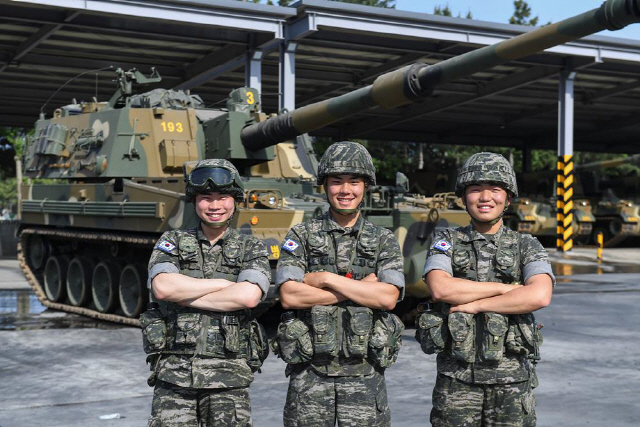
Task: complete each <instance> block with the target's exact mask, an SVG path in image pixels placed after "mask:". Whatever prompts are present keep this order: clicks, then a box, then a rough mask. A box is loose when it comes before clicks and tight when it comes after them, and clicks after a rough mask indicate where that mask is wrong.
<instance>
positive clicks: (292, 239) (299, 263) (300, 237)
mask: <svg viewBox="0 0 640 427" xmlns="http://www.w3.org/2000/svg"><path fill="white" fill-rule="evenodd" d="M305 241H306V234H305V233H303V228H300V227H298V226H296V227H294V228H292V229H291V230H289V232H288V233H287V235H286V236H285V238H284V242H283V244H282V247H281V250H280V259H278V267H277V269H276V278H275V285H276V288H277V289H279V288H280V285H282V284H283V283H284V282H288V281H290V280H293V281H295V282H302V281H303V280H304V274H305V273H306V272H307V256H306V253H305Z"/></svg>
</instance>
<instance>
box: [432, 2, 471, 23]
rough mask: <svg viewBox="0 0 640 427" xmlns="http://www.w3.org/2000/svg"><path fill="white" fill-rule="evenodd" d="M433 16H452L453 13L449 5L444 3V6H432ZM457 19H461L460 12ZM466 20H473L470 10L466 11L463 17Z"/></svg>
mask: <svg viewBox="0 0 640 427" xmlns="http://www.w3.org/2000/svg"><path fill="white" fill-rule="evenodd" d="M433 14H434V15H440V16H453V13H452V12H451V8H450V7H449V3H446V4H445V5H444V6H440V5H437V6H434V7H433ZM457 17H458V18H461V17H462V15H461V14H460V12H458V16H457ZM465 18H466V19H473V14H472V13H471V10H468V11H467V14H466V15H465Z"/></svg>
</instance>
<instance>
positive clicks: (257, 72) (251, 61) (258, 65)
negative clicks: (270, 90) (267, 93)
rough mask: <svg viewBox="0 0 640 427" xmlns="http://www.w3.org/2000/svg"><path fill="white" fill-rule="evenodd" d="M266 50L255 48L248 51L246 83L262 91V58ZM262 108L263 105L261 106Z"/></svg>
mask: <svg viewBox="0 0 640 427" xmlns="http://www.w3.org/2000/svg"><path fill="white" fill-rule="evenodd" d="M263 56H264V52H263V51H262V50H261V49H254V50H250V51H249V52H247V57H246V65H245V77H244V84H245V86H247V87H250V88H253V89H256V90H257V91H258V93H262V58H263ZM261 109H262V107H261Z"/></svg>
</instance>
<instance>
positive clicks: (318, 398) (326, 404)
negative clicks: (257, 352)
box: [273, 142, 404, 427]
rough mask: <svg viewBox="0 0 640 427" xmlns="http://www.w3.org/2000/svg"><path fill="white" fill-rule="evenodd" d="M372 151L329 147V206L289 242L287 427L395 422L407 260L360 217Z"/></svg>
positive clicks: (283, 283)
mask: <svg viewBox="0 0 640 427" xmlns="http://www.w3.org/2000/svg"><path fill="white" fill-rule="evenodd" d="M375 182H376V177H375V167H374V166H373V162H372V160H371V156H370V155H369V152H368V151H367V150H366V149H365V148H364V147H363V146H362V145H360V144H357V143H354V142H339V143H335V144H333V145H332V146H330V147H329V148H328V149H327V151H326V152H325V153H324V155H323V156H322V159H321V160H320V164H319V166H318V184H319V185H324V188H325V191H326V193H327V199H328V201H329V205H330V210H329V211H328V212H327V213H325V214H324V215H322V217H320V218H317V219H312V220H309V221H307V222H305V223H303V224H299V225H296V226H295V227H293V228H292V229H291V230H290V231H289V233H288V234H287V236H286V237H285V242H284V244H283V245H282V251H281V255H280V259H279V261H278V268H277V272H276V281H275V282H276V286H278V287H279V292H280V298H281V301H282V305H283V307H284V308H286V309H289V310H292V309H296V312H295V313H294V312H287V313H285V315H283V322H282V323H281V324H280V325H279V327H278V333H277V338H276V340H275V343H274V347H273V348H274V351H275V352H276V354H278V355H279V356H280V357H282V358H283V359H284V361H285V362H287V364H288V365H287V369H286V374H287V375H288V376H290V383H289V390H288V393H287V400H286V404H285V409H284V425H285V426H327V427H329V426H334V425H335V423H336V421H337V422H338V424H339V425H340V426H388V425H389V424H390V411H389V406H388V404H387V393H386V385H385V381H384V369H385V368H386V367H388V366H390V365H391V364H393V362H394V361H395V359H396V357H397V352H398V351H399V348H400V345H401V336H400V335H401V333H402V330H403V329H404V326H403V325H402V322H401V321H400V320H399V319H398V318H397V317H396V316H395V315H393V314H391V313H389V312H388V311H387V310H391V309H392V308H393V307H394V306H395V304H396V302H397V301H398V300H399V299H401V298H402V294H403V293H404V276H403V259H402V254H401V252H400V247H399V245H398V241H397V240H396V238H395V237H394V235H393V234H392V233H391V232H390V231H389V230H387V229H384V228H382V227H379V226H376V225H373V224H372V223H370V222H369V221H367V220H366V219H364V217H363V216H362V215H361V213H360V206H361V203H362V200H363V197H364V194H365V191H366V190H367V188H368V186H369V185H375Z"/></svg>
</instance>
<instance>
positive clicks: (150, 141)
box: [19, 0, 640, 324]
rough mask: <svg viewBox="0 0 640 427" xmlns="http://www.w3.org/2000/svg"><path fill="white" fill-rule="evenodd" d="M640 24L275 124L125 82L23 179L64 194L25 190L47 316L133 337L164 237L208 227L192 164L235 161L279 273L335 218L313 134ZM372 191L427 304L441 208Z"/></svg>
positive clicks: (557, 38) (594, 17)
mask: <svg viewBox="0 0 640 427" xmlns="http://www.w3.org/2000/svg"><path fill="white" fill-rule="evenodd" d="M638 21H640V0H608V1H607V2H606V3H604V4H603V5H602V6H601V7H600V8H599V9H594V10H592V11H590V12H587V13H584V14H582V15H579V16H576V17H574V18H570V19H567V20H565V21H562V22H560V23H557V24H553V25H548V26H546V27H543V28H540V29H537V30H534V31H531V32H529V33H526V34H523V35H521V36H518V37H516V38H514V39H511V40H507V41H504V42H502V43H499V44H497V45H495V46H489V47H485V48H482V49H479V50H477V51H473V52H469V53H467V54H464V55H461V56H459V57H456V58H452V59H449V60H447V61H443V62H441V63H438V64H436V65H432V66H427V65H425V64H414V65H411V66H408V67H404V68H402V69H400V70H397V71H394V72H391V73H388V74H384V75H382V76H380V77H378V78H377V79H376V80H375V82H374V83H373V85H371V86H367V87H364V88H361V89H357V90H355V91H353V92H350V93H347V94H345V95H342V96H339V97H336V98H332V99H329V100H326V101H322V102H319V103H316V104H311V105H308V106H305V107H303V108H300V109H298V110H293V111H291V112H289V113H286V114H283V115H280V116H277V117H272V118H268V117H267V116H266V115H265V114H264V113H261V112H260V109H259V108H258V105H259V102H260V98H259V93H258V92H257V91H256V90H255V89H250V88H241V89H236V90H234V91H232V92H231V94H230V97H229V100H228V101H227V105H226V108H218V109H209V108H205V107H204V103H203V102H202V100H201V99H200V98H199V97H198V96H197V95H192V94H189V93H185V92H182V91H173V90H166V89H154V90H152V91H150V92H146V93H142V94H139V95H134V94H133V92H134V87H135V85H136V84H138V85H139V84H146V83H157V82H159V80H160V76H159V75H158V74H157V73H156V72H152V73H151V75H150V76H145V75H143V74H142V73H140V72H137V71H135V70H130V71H127V72H125V71H123V70H119V71H118V79H117V83H118V89H117V91H116V93H115V94H114V96H112V97H111V99H110V100H109V101H108V102H98V101H97V100H96V99H94V100H93V101H92V102H81V103H77V102H73V103H72V104H71V105H68V106H65V107H62V108H59V109H57V110H56V111H55V113H54V115H53V117H52V118H50V119H47V118H45V116H44V113H43V114H42V115H41V118H40V120H38V121H37V122H36V130H35V135H34V137H33V138H31V139H30V141H29V142H28V145H27V147H26V149H25V152H24V156H23V165H24V169H23V175H24V176H25V177H26V178H28V179H31V178H54V179H56V180H57V181H56V182H55V183H28V185H23V186H22V188H21V191H22V194H23V195H24V197H23V198H22V199H21V200H20V213H21V217H22V225H21V229H20V244H19V259H20V262H21V267H22V268H23V271H24V273H25V275H26V276H27V278H28V280H29V282H30V283H31V285H32V287H33V288H34V290H35V291H36V293H37V295H38V297H39V299H40V300H41V301H42V302H43V303H44V304H45V305H47V306H48V307H51V308H55V309H60V310H65V311H72V312H76V313H81V314H85V315H89V316H94V317H99V318H103V319H107V320H112V321H118V322H124V323H132V324H136V323H137V319H136V317H137V315H138V313H139V312H140V310H141V309H142V307H143V305H144V303H145V302H146V301H145V300H146V292H147V287H146V272H145V264H146V262H147V260H148V258H149V255H150V253H151V250H152V247H153V244H154V242H155V240H156V239H157V238H158V237H159V236H160V233H162V232H163V231H165V230H170V229H174V228H183V227H189V226H194V225H196V224H197V220H196V216H195V213H194V211H193V206H192V205H190V204H187V203H185V201H184V197H183V191H184V182H183V173H184V170H185V169H186V168H188V165H189V164H193V162H195V161H197V160H199V159H203V158H226V159H229V160H231V161H232V162H233V163H234V164H235V165H236V166H237V167H238V169H239V170H240V171H241V173H242V174H243V179H244V180H246V182H245V185H244V186H245V189H246V190H247V195H246V196H247V198H246V203H245V204H244V205H242V206H240V207H239V209H238V212H237V215H235V216H234V219H233V221H234V223H233V225H234V226H235V227H236V228H237V229H239V230H240V231H241V232H243V233H251V234H255V235H257V236H259V237H260V238H261V239H262V240H263V241H264V242H265V243H266V245H267V248H268V249H269V254H270V260H271V262H272V266H273V265H275V261H276V260H277V258H278V256H279V247H280V245H279V243H280V241H281V240H282V238H283V237H284V235H285V234H286V232H287V230H288V229H289V228H290V227H291V226H292V225H294V224H296V223H300V222H302V221H303V220H304V219H305V218H308V217H309V216H311V215H313V214H315V213H317V212H319V211H322V210H323V209H326V204H323V197H322V196H321V194H320V192H319V189H318V188H317V187H316V181H315V179H314V178H315V169H316V166H317V163H316V159H315V156H314V154H313V150H312V148H311V144H310V141H309V139H308V137H307V135H306V133H307V132H311V131H313V130H316V129H319V128H321V127H323V126H327V125H329V124H331V123H334V122H336V121H338V120H341V119H342V118H345V117H348V116H350V115H352V114H356V113H358V112H360V111H363V110H368V109H372V108H377V107H383V108H387V109H389V108H395V107H399V106H402V105H406V104H408V103H411V102H414V101H416V100H419V99H422V98H424V97H426V96H428V95H429V94H430V93H431V92H432V91H433V90H434V88H435V87H436V86H437V85H439V84H442V83H445V82H448V81H451V80H454V79H457V78H460V77H463V76H467V75H471V74H474V73H476V72H478V71H481V70H484V69H488V68H491V67H493V66H496V65H499V64H502V63H505V62H508V61H510V60H514V59H518V58H521V57H524V56H527V55H530V54H533V53H535V52H539V51H541V50H543V49H546V48H549V47H552V46H555V45H558V44H562V43H565V42H568V41H571V40H575V39H578V38H580V37H583V36H585V35H588V34H592V33H595V32H598V31H600V30H603V29H610V30H615V29H619V28H622V27H624V26H626V25H628V24H630V23H632V22H638ZM281 141H286V142H283V143H280V142H281ZM398 187H403V188H406V186H405V185H403V186H398ZM370 190H371V191H370V192H369V195H368V196H367V199H366V204H367V205H366V206H365V208H364V209H363V212H364V214H365V215H367V216H368V218H369V219H370V220H371V221H372V222H374V223H376V224H378V225H381V226H385V227H387V228H389V229H392V230H393V231H394V233H395V234H396V236H397V237H398V239H399V241H400V243H401V246H402V250H403V255H404V257H405V269H404V270H405V275H406V276H407V294H408V295H413V296H418V297H422V296H426V293H427V291H426V287H425V285H424V283H423V282H422V280H421V275H422V268H423V263H424V259H425V255H426V252H427V250H428V248H429V246H430V244H431V242H430V239H431V236H432V232H433V230H434V228H435V227H436V226H437V225H438V224H441V223H442V218H439V216H438V215H436V213H437V212H434V210H435V208H431V209H429V208H426V207H424V206H420V203H417V204H416V203H408V202H405V201H403V196H402V191H400V190H399V189H398V188H396V187H373V188H371V189H370ZM415 201H416V200H413V201H412V202H415ZM441 225H458V224H441Z"/></svg>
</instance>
